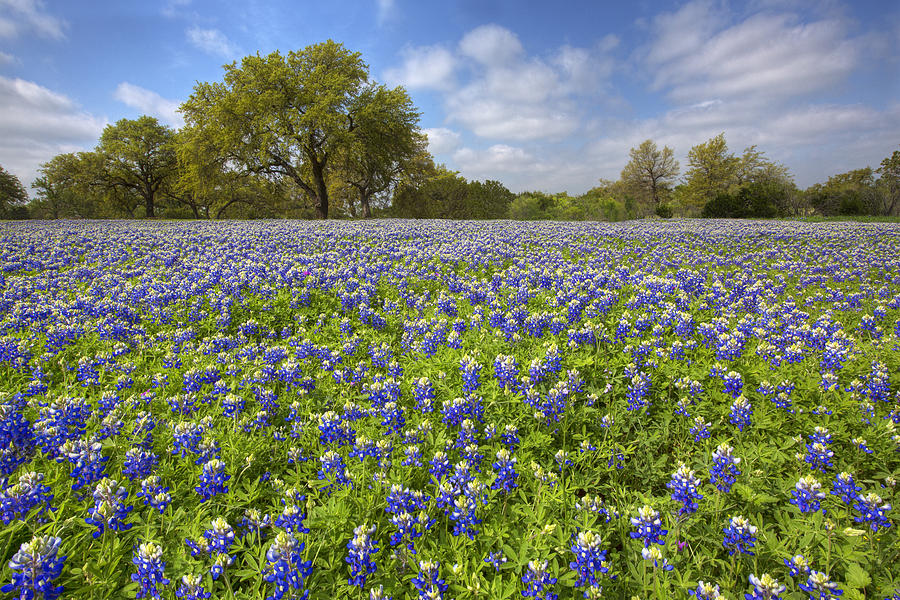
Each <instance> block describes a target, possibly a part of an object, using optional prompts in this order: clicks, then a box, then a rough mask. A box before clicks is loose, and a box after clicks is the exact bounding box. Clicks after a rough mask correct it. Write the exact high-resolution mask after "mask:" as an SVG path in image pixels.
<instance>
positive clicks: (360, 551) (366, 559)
mask: <svg viewBox="0 0 900 600" xmlns="http://www.w3.org/2000/svg"><path fill="white" fill-rule="evenodd" d="M374 536H375V525H372V526H369V525H368V524H364V525H359V526H358V527H356V528H355V529H354V530H353V538H352V539H351V540H350V541H349V542H347V550H348V555H347V558H346V561H347V563H348V564H349V565H350V585H356V586H359V587H364V586H365V585H366V578H367V577H368V576H369V575H371V574H372V573H374V572H375V570H376V566H375V563H374V562H373V561H372V555H373V554H375V553H376V552H378V546H377V545H376V544H375V539H374Z"/></svg>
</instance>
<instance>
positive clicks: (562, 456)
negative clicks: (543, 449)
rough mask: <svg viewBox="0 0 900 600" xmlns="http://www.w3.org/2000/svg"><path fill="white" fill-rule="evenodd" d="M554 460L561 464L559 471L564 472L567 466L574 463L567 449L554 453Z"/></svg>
mask: <svg viewBox="0 0 900 600" xmlns="http://www.w3.org/2000/svg"><path fill="white" fill-rule="evenodd" d="M553 460H555V461H556V464H557V465H559V472H560V473H562V471H563V469H564V468H565V467H571V466H572V465H573V464H574V463H572V461H571V460H570V459H569V453H568V452H566V451H565V450H557V451H556V454H554V455H553Z"/></svg>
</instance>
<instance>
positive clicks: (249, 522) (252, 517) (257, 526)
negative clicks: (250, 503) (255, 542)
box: [238, 508, 272, 539]
mask: <svg viewBox="0 0 900 600" xmlns="http://www.w3.org/2000/svg"><path fill="white" fill-rule="evenodd" d="M271 526H272V517H271V516H270V515H269V514H268V513H262V512H260V510H259V509H258V508H247V509H245V510H244V516H243V517H241V522H240V523H238V527H239V528H240V537H241V539H243V538H244V537H246V536H247V535H255V536H258V537H259V538H262V537H264V536H265V531H263V530H264V529H268V528H269V527H271Z"/></svg>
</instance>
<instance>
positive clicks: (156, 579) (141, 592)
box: [131, 542, 169, 598]
mask: <svg viewBox="0 0 900 600" xmlns="http://www.w3.org/2000/svg"><path fill="white" fill-rule="evenodd" d="M162 555H163V551H162V546H160V545H159V544H156V543H154V542H141V544H140V545H139V546H138V547H137V549H136V551H135V553H134V556H133V557H132V559H131V562H132V563H134V565H135V566H136V567H137V573H132V575H131V580H132V581H136V582H138V583H140V586H141V587H140V589H138V591H137V597H138V598H146V597H147V596H149V597H151V598H160V597H161V596H160V595H159V590H158V589H157V587H158V586H160V585H163V586H165V585H169V580H168V579H166V578H165V575H164V573H163V572H164V571H165V568H166V563H165V562H163V559H162Z"/></svg>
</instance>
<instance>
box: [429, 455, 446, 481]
mask: <svg viewBox="0 0 900 600" xmlns="http://www.w3.org/2000/svg"><path fill="white" fill-rule="evenodd" d="M428 472H429V473H431V476H432V477H434V479H435V480H436V481H440V480H441V479H443V478H444V477H445V476H446V475H447V474H448V473H449V472H450V459H449V458H447V454H446V453H444V452H441V451H440V450H439V451H437V452H435V453H434V458H432V459H431V466H430V467H429V468H428Z"/></svg>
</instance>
